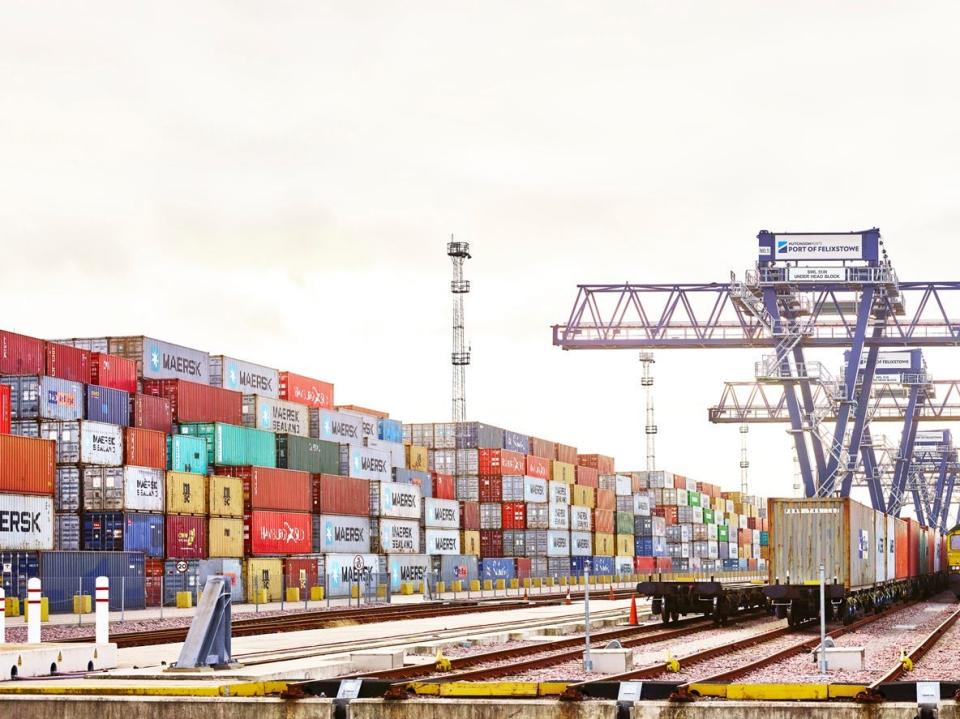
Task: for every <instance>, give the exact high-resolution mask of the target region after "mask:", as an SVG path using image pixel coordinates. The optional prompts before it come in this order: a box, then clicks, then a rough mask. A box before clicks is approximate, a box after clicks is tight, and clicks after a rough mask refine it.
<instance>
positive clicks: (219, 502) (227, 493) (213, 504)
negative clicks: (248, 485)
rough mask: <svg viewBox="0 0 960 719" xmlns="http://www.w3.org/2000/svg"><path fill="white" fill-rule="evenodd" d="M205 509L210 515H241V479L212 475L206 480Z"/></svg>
mask: <svg viewBox="0 0 960 719" xmlns="http://www.w3.org/2000/svg"><path fill="white" fill-rule="evenodd" d="M208 485H209V487H208V494H207V496H208V503H207V510H208V512H209V514H210V516H211V517H240V518H242V517H243V480H242V479H240V478H239V477H223V476H220V475H214V476H212V477H210V479H209V482H208Z"/></svg>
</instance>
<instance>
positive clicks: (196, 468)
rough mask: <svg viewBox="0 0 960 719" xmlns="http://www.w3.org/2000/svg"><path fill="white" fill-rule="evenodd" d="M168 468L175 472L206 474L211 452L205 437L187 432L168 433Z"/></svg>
mask: <svg viewBox="0 0 960 719" xmlns="http://www.w3.org/2000/svg"><path fill="white" fill-rule="evenodd" d="M166 444H167V464H166V467H167V469H169V470H171V471H174V472H193V473H194V474H206V473H207V467H208V460H209V454H208V451H207V441H206V439H204V438H203V437H197V436H194V435H187V434H170V435H166Z"/></svg>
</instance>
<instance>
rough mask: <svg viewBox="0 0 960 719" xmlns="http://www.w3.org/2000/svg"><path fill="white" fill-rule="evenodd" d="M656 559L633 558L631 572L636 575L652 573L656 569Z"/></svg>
mask: <svg viewBox="0 0 960 719" xmlns="http://www.w3.org/2000/svg"><path fill="white" fill-rule="evenodd" d="M656 559H657V558H656V557H634V558H633V571H634V572H636V573H637V574H643V573H644V572H652V571H654V570H655V569H656V567H657V562H656Z"/></svg>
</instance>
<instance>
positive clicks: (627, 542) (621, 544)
mask: <svg viewBox="0 0 960 719" xmlns="http://www.w3.org/2000/svg"><path fill="white" fill-rule="evenodd" d="M633 549H634V544H633V535H632V534H618V535H617V556H618V557H632V556H633Z"/></svg>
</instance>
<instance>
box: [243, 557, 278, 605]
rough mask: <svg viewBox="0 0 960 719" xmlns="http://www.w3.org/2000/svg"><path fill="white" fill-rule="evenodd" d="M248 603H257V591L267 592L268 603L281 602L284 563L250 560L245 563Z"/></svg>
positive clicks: (276, 560)
mask: <svg viewBox="0 0 960 719" xmlns="http://www.w3.org/2000/svg"><path fill="white" fill-rule="evenodd" d="M243 580H244V581H245V582H246V590H247V601H248V602H253V601H256V597H257V590H258V589H266V590H267V601H268V602H279V601H280V597H281V595H282V589H283V561H282V560H279V559H248V560H246V561H245V562H244V563H243Z"/></svg>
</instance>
